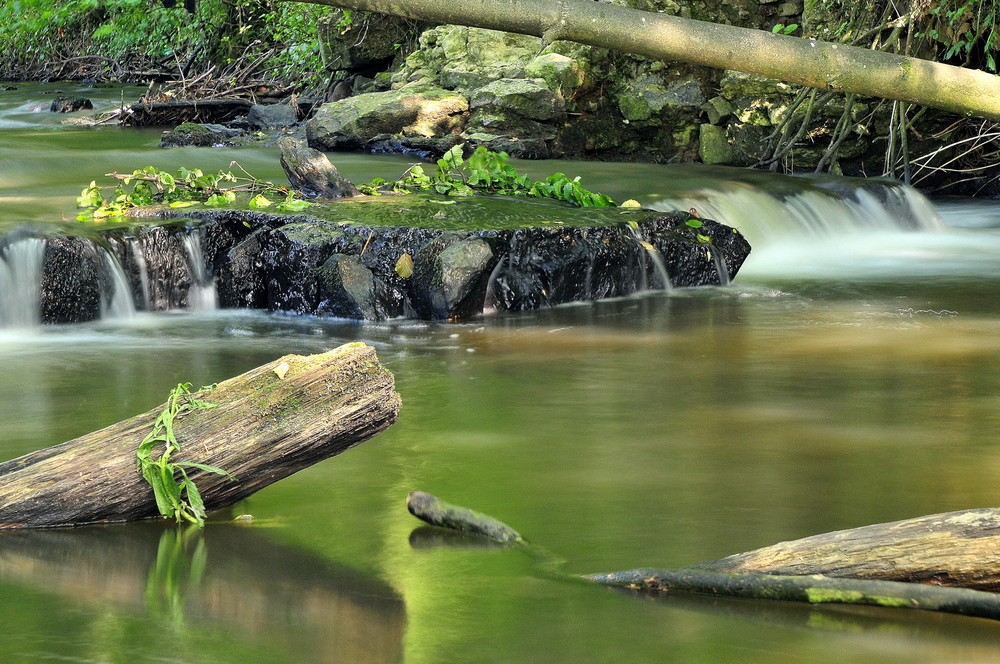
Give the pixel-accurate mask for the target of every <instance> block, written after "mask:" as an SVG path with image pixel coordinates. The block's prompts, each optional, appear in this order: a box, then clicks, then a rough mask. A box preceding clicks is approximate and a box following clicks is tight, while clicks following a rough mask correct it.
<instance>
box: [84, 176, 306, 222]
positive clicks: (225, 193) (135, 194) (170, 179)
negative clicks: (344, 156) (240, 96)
mask: <svg viewBox="0 0 1000 664" xmlns="http://www.w3.org/2000/svg"><path fill="white" fill-rule="evenodd" d="M244 173H246V172H245V171H244ZM107 176H108V177H112V178H115V179H116V180H118V181H119V183H120V184H118V185H117V186H115V187H114V188H113V189H112V187H99V186H98V185H97V183H96V182H91V183H90V186H88V187H85V188H84V189H83V191H81V192H80V195H79V196H78V197H77V199H76V204H77V206H79V207H82V208H94V209H93V210H91V212H90V213H89V215H81V216H80V217H77V219H79V220H81V221H88V220H93V221H95V222H101V221H103V220H104V219H106V218H108V217H121V216H124V215H126V214H128V211H129V210H131V209H132V208H135V207H139V206H141V205H151V204H153V203H166V204H168V205H170V207H173V208H182V207H190V206H192V205H196V204H197V203H204V204H205V205H209V206H212V207H223V206H227V205H233V204H235V203H237V201H238V195H239V194H249V195H250V200H249V201H248V205H249V206H250V208H251V209H262V208H266V207H270V206H271V205H272V204H273V203H272V201H271V200H270V199H269V198H267V196H265V194H272V195H277V196H282V197H283V201H282V202H280V203H278V204H277V208H278V209H279V210H282V211H285V210H287V211H292V212H297V211H299V210H303V209H305V208H307V207H309V206H310V205H312V203H310V202H309V201H307V200H304V199H302V198H298V197H297V196H296V194H295V192H293V191H290V190H289V189H288V188H287V187H281V186H278V185H276V184H274V183H273V182H267V181H265V180H258V179H257V178H255V177H253V176H252V175H250V174H249V173H246V174H245V176H236V175H234V174H233V173H231V172H228V171H219V172H218V173H216V174H213V173H205V172H203V171H202V170H201V169H199V168H195V169H188V168H184V167H181V168H179V169H177V171H176V172H175V173H168V172H167V171H162V170H160V169H158V168H156V167H155V166H146V167H145V168H140V169H136V170H134V171H132V172H131V173H128V174H125V173H108V174H107ZM106 190H111V193H110V194H108V195H105V193H104V192H105V191H106Z"/></svg>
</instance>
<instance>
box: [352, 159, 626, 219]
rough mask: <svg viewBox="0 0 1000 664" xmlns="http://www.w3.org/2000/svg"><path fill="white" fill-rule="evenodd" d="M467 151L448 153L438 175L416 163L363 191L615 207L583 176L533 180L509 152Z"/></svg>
mask: <svg viewBox="0 0 1000 664" xmlns="http://www.w3.org/2000/svg"><path fill="white" fill-rule="evenodd" d="M464 149H465V145H464V144H461V145H456V146H454V147H452V148H451V149H450V150H448V152H446V153H445V154H444V156H442V157H441V158H440V159H438V160H437V169H436V170H435V171H434V173H431V174H428V173H427V172H426V171H425V170H424V167H423V166H421V165H420V164H415V165H413V166H411V167H410V168H409V169H408V170H407V171H406V172H405V173H403V175H402V176H400V178H399V179H397V180H395V181H392V182H389V181H387V180H384V179H382V178H376V179H375V180H372V181H371V182H370V183H368V184H367V185H362V186H361V187H359V189H360V190H361V192H362V193H366V194H369V195H378V194H379V193H381V192H382V190H384V189H390V190H392V191H397V192H404V191H405V192H414V191H427V192H435V193H438V194H443V195H446V196H471V195H472V194H474V193H476V192H481V193H487V194H508V195H520V196H537V197H541V198H555V199H557V200H561V201H565V202H567V203H572V204H574V205H579V206H580V207H614V206H615V202H614V200H612V199H611V198H610V197H609V196H606V195H604V194H598V193H595V192H592V191H588V190H587V189H585V188H584V187H583V185H581V184H580V178H579V177H576V178H573V179H572V180H571V179H569V178H568V177H566V175H564V174H562V173H555V174H553V175H550V176H549V177H547V178H545V179H544V180H532V179H531V178H529V177H528V176H527V175H521V174H520V173H518V172H517V169H515V168H514V167H513V166H512V165H511V164H510V162H509V159H510V157H509V155H508V154H507V153H506V152H492V151H490V150H487V149H486V148H485V147H483V146H480V147H478V148H476V149H475V150H474V151H473V152H472V154H471V155H470V156H469V158H468V159H465V158H464V157H463V154H464Z"/></svg>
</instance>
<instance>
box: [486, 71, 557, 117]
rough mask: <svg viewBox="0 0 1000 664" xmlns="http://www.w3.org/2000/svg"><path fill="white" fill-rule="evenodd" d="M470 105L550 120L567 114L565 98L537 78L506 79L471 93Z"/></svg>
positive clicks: (497, 111)
mask: <svg viewBox="0 0 1000 664" xmlns="http://www.w3.org/2000/svg"><path fill="white" fill-rule="evenodd" d="M469 103H470V106H471V108H472V109H474V110H477V111H481V112H482V111H486V112H493V113H503V114H507V115H516V116H518V117H521V118H525V119H528V120H539V121H550V120H555V119H557V118H560V117H562V116H563V114H564V113H565V110H566V109H565V105H564V104H563V100H562V98H561V97H559V96H558V95H557V94H555V93H554V92H553V91H552V90H550V89H549V88H548V87H546V86H545V85H544V84H543V82H542V81H540V80H537V79H523V78H522V79H517V78H504V79H500V80H498V81H493V82H491V83H489V84H487V85H484V86H483V87H481V88H479V89H477V90H475V91H474V92H472V94H471V97H470V102H469Z"/></svg>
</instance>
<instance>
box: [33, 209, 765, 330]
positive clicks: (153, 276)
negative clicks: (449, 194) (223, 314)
mask: <svg viewBox="0 0 1000 664" xmlns="http://www.w3.org/2000/svg"><path fill="white" fill-rule="evenodd" d="M314 209H319V208H314ZM164 214H176V213H175V212H170V211H164ZM322 214H323V215H324V217H325V218H318V217H314V216H309V215H280V214H270V213H264V212H260V211H247V210H218V209H212V210H209V209H205V210H184V211H183V215H184V216H185V217H188V218H195V219H198V220H199V221H181V220H174V221H170V222H169V223H165V224H164V225H161V226H149V225H148V222H144V224H146V225H142V226H138V227H136V228H133V229H129V228H128V227H119V228H115V229H110V230H107V231H103V232H102V235H103V239H102V240H101V244H100V245H98V244H95V241H94V240H92V239H85V238H65V237H56V238H51V239H49V240H48V241H47V248H46V250H45V252H46V253H45V278H44V283H43V286H42V292H43V295H42V300H43V319H44V320H45V321H46V322H79V321H85V320H93V319H94V318H97V317H98V316H99V315H100V310H101V302H102V300H104V301H110V297H111V294H112V293H111V287H110V283H111V282H110V280H109V279H108V276H107V274H106V272H107V269H108V268H107V264H106V262H105V261H106V258H105V254H103V253H102V252H104V251H108V252H110V254H112V255H113V256H114V257H115V260H117V262H118V263H119V264H120V265H121V268H122V272H123V273H124V278H125V279H126V280H127V281H128V283H129V287H130V288H131V292H132V296H133V298H134V300H135V302H136V304H137V308H140V309H148V310H152V311H162V310H166V309H179V308H185V307H187V306H189V298H190V297H191V296H190V294H189V293H190V291H191V290H192V288H193V287H194V286H203V285H204V284H205V282H206V281H209V280H211V279H214V282H215V285H216V288H217V293H218V302H219V304H220V306H223V307H248V308H263V309H269V310H272V311H282V312H289V313H296V314H310V315H324V316H337V317H345V318H357V319H367V320H385V319H390V318H396V317H400V316H405V317H410V318H421V319H429V320H462V319H468V318H470V317H474V316H477V315H480V314H481V313H482V312H483V311H486V310H495V311H525V310H530V309H537V308H540V307H547V306H554V305H558V304H563V303H567V302H576V301H590V300H598V299H602V298H608V297H620V296H624V295H629V294H632V293H636V292H640V291H644V290H654V289H663V288H665V287H689V286H704V285H718V284H723V283H727V281H728V278H729V277H731V276H735V275H736V273H737V272H738V271H739V269H740V266H741V265H742V264H743V261H744V260H745V259H746V257H747V255H748V254H749V252H750V246H749V244H747V242H746V240H745V239H744V238H743V236H742V235H740V234H739V233H738V232H736V231H735V230H734V229H732V228H729V227H727V226H723V225H721V224H718V223H716V222H714V221H711V220H707V219H703V220H698V221H697V223H695V222H692V219H691V215H690V214H688V213H685V212H675V213H658V212H653V211H649V210H631V211H626V210H621V209H615V208H611V209H607V208H568V207H566V206H561V205H556V204H554V203H552V202H551V201H543V200H538V199H525V200H524V201H521V202H518V201H511V200H509V199H495V198H485V199H478V200H477V199H472V200H465V201H463V202H462V203H456V202H455V201H453V200H452V201H449V200H443V199H436V198H428V197H414V196H410V197H391V196H386V197H384V198H383V199H377V200H372V199H364V200H362V199H359V200H357V201H350V200H347V201H342V202H337V203H333V204H328V205H326V206H323V208H322ZM560 215H561V217H562V218H569V219H576V220H578V222H579V225H568V224H564V223H563V222H562V221H558V220H556V221H552V219H553V218H555V217H559V216H560ZM476 220H479V223H478V224H475V223H470V222H475V221H476ZM542 220H546V221H542ZM689 222H690V223H689ZM403 224H408V225H403ZM477 225H478V226H479V228H478V230H473V229H474V228H476V226H477ZM491 225H492V227H491Z"/></svg>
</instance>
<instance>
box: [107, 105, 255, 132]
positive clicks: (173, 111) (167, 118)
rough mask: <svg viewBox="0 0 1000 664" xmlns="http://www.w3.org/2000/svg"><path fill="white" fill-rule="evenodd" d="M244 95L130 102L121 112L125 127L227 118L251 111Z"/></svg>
mask: <svg viewBox="0 0 1000 664" xmlns="http://www.w3.org/2000/svg"><path fill="white" fill-rule="evenodd" d="M252 106H253V102H251V101H249V100H247V99H203V100H201V101H160V102H153V103H138V104H132V105H131V106H129V107H128V108H126V109H125V112H124V113H122V114H121V118H120V120H119V122H120V123H121V124H122V125H123V126H126V127H152V126H160V125H179V124H183V123H185V122H199V123H222V122H229V121H230V120H234V119H236V118H238V117H240V116H243V115H246V114H247V113H249V112H250V108H251V107H252Z"/></svg>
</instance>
